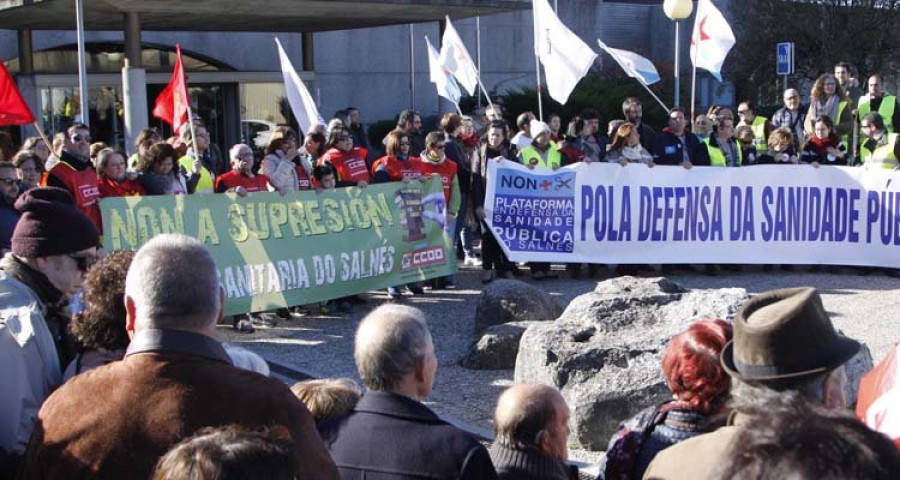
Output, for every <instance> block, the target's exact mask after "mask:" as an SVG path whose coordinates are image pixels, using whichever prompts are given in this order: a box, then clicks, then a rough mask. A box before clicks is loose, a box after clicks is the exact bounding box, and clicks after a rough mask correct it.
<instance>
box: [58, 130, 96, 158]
mask: <svg viewBox="0 0 900 480" xmlns="http://www.w3.org/2000/svg"><path fill="white" fill-rule="evenodd" d="M63 150H65V151H66V152H69V153H71V154H74V155H77V156H79V157H82V158H90V157H91V131H90V130H89V129H88V127H87V125H85V124H83V123H73V124H72V125H70V126H69V128H67V129H66V137H65V143H64V144H63Z"/></svg>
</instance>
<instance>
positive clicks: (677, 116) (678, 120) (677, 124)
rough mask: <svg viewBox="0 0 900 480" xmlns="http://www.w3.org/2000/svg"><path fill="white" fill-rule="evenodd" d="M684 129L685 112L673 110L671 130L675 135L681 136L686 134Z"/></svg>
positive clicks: (670, 115)
mask: <svg viewBox="0 0 900 480" xmlns="http://www.w3.org/2000/svg"><path fill="white" fill-rule="evenodd" d="M684 127H685V123H684V110H682V109H681V108H678V107H676V108H673V109H672V110H671V111H670V112H669V130H671V131H672V133H673V134H675V135H678V136H681V135H683V134H684Z"/></svg>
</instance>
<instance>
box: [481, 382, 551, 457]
mask: <svg viewBox="0 0 900 480" xmlns="http://www.w3.org/2000/svg"><path fill="white" fill-rule="evenodd" d="M522 388H525V389H528V390H530V391H528V392H525V391H524V390H521V389H522ZM516 389H517V387H511V388H509V389H507V390H506V391H505V392H503V393H502V394H501V395H500V399H499V400H498V402H497V410H496V411H495V412H494V435H495V437H496V442H498V443H499V444H500V445H503V446H505V447H509V448H513V449H516V450H524V449H526V448H527V447H529V446H531V447H534V446H537V445H538V443H539V442H540V435H541V432H544V431H546V430H548V429H550V428H552V426H553V425H552V423H553V421H554V420H556V403H557V402H562V403H565V400H564V399H563V398H562V395H560V393H559V391H558V390H556V389H555V388H553V387H550V386H547V385H523V386H519V389H520V390H519V391H517V390H516ZM520 392H521V393H520Z"/></svg>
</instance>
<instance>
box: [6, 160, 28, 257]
mask: <svg viewBox="0 0 900 480" xmlns="http://www.w3.org/2000/svg"><path fill="white" fill-rule="evenodd" d="M27 155H30V154H27ZM18 196H19V178H18V175H17V174H16V167H15V166H14V165H13V164H12V163H10V162H6V161H0V252H2V254H6V253H7V252H9V250H10V249H11V248H12V236H13V231H15V228H16V224H17V223H19V217H20V216H21V214H20V213H19V211H18V210H16V208H15V203H16V198H18Z"/></svg>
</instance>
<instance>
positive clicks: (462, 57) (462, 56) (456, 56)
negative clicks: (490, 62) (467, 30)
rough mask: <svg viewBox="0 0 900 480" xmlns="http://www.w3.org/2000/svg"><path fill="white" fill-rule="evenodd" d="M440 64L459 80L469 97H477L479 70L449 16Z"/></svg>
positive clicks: (442, 41) (442, 43)
mask: <svg viewBox="0 0 900 480" xmlns="http://www.w3.org/2000/svg"><path fill="white" fill-rule="evenodd" d="M440 63H441V65H442V66H443V67H444V69H445V70H446V71H448V72H450V73H451V74H452V75H453V76H454V77H456V79H457V80H459V83H460V85H462V86H463V88H465V89H466V91H467V92H469V95H475V89H476V88H478V69H477V68H476V67H475V62H473V61H472V56H471V55H469V51H468V50H467V49H466V44H464V43H463V41H462V39H461V38H459V34H458V33H456V29H455V28H453V24H452V23H450V17H449V16H448V17H447V28H446V29H445V30H444V37H443V38H442V39H441V55H440Z"/></svg>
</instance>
